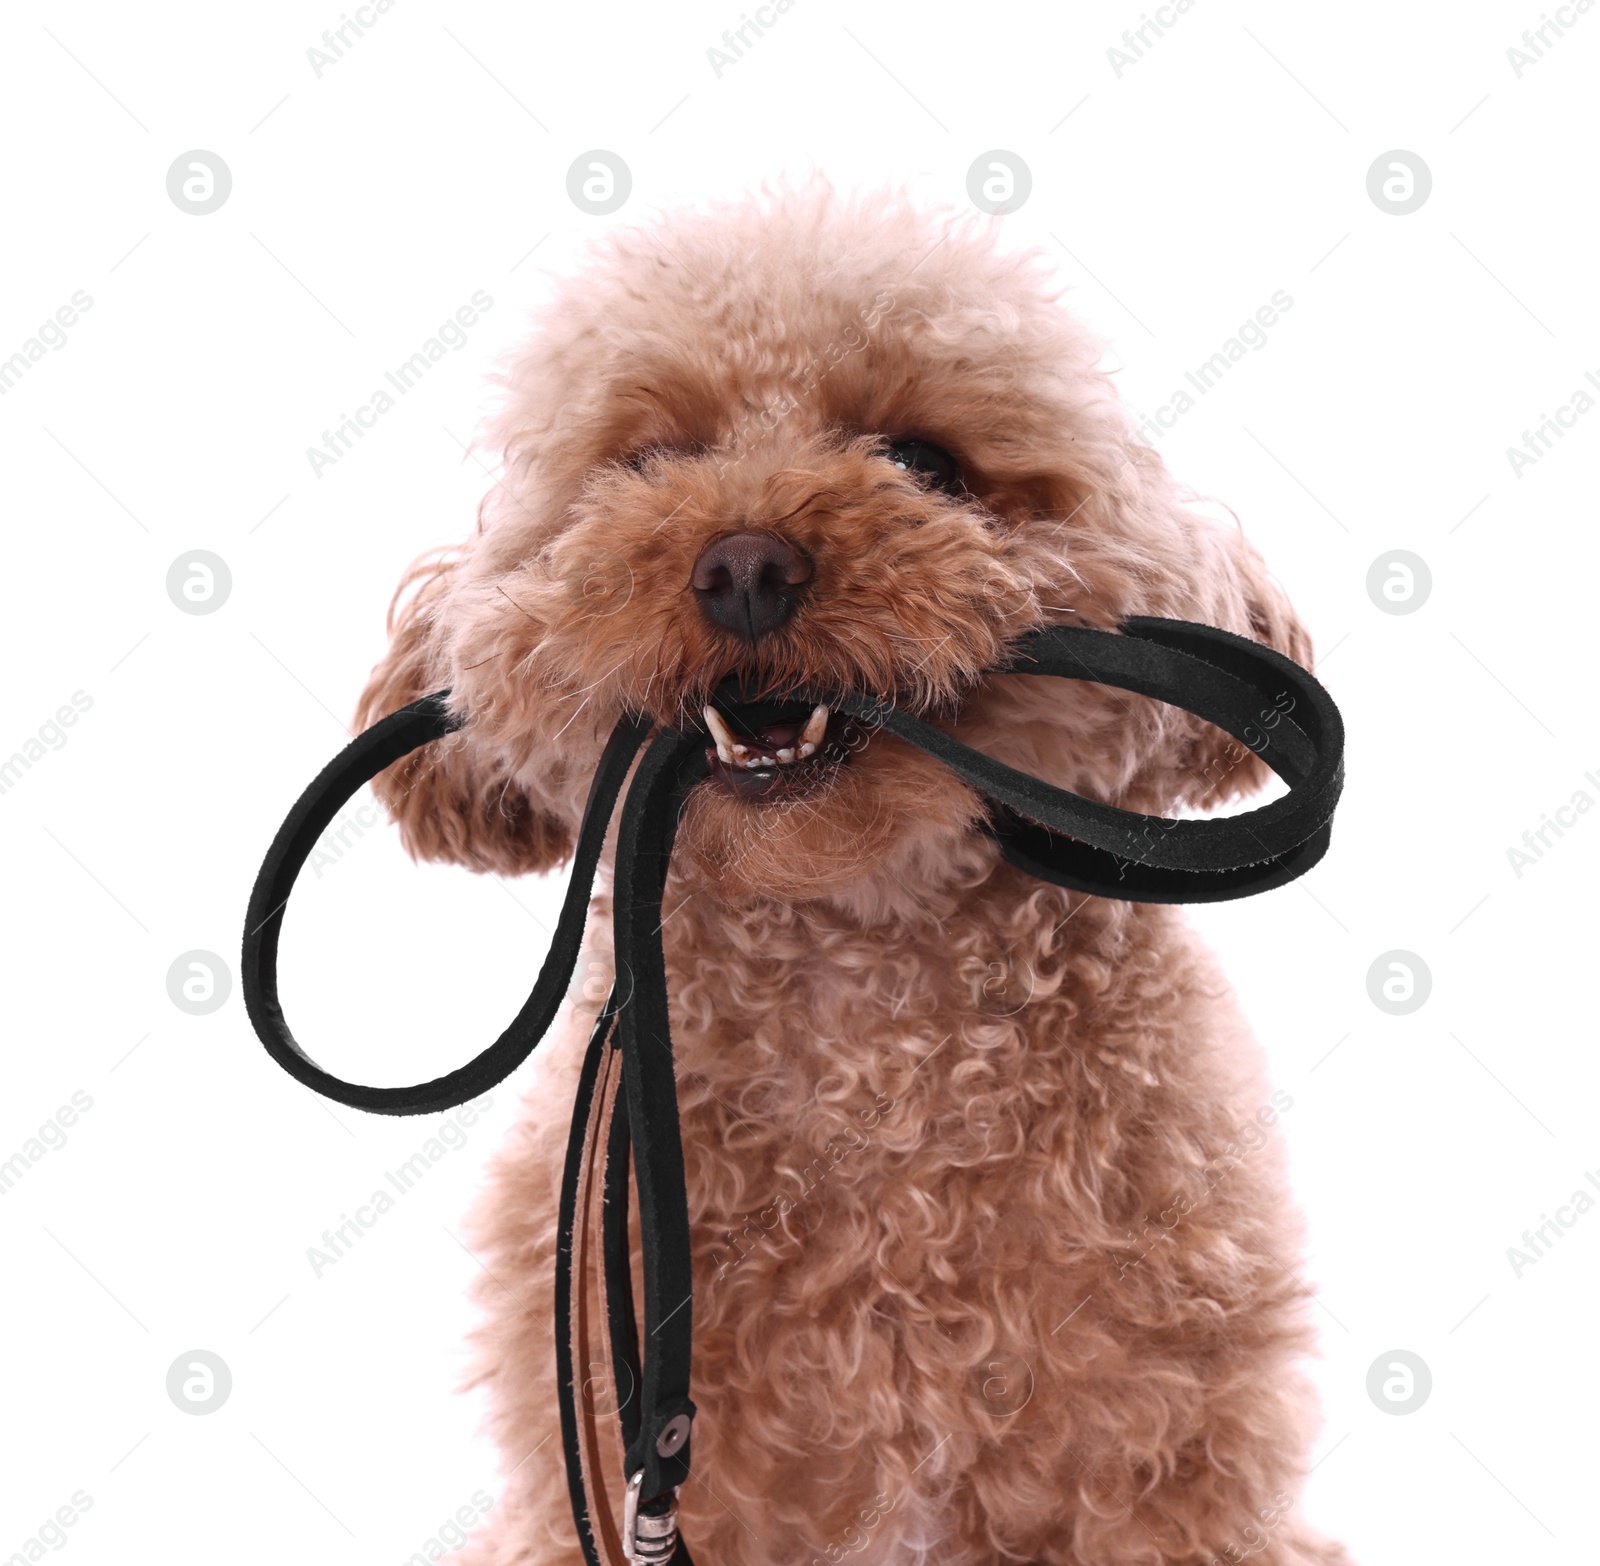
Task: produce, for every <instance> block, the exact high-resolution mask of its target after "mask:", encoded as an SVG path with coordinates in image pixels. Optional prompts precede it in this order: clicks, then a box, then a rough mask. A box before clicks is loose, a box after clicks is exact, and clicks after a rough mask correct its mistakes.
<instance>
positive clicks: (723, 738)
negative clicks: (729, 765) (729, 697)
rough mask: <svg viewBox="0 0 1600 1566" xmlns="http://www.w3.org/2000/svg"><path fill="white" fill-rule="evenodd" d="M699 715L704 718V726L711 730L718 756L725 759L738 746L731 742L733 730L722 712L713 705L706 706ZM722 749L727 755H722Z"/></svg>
mask: <svg viewBox="0 0 1600 1566" xmlns="http://www.w3.org/2000/svg"><path fill="white" fill-rule="evenodd" d="M701 717H703V718H704V719H705V720H706V727H707V728H708V729H710V730H711V737H712V739H714V740H715V741H716V743H717V754H718V756H721V757H722V759H723V760H724V761H727V760H728V759H729V757H730V756H731V754H732V752H733V751H734V750H736V749H738V748H739V747H738V746H736V745H735V744H734V742H733V730H732V729H730V728H729V727H728V725H727V723H726V722H725V721H724V720H723V717H722V714H721V713H720V712H718V711H717V709H716V708H715V707H707V708H706V709H705V710H704V711H703V712H702V713H701ZM724 751H727V752H729V755H728V756H724V755H723V754H722V753H723V752H724Z"/></svg>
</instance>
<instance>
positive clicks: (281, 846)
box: [240, 691, 652, 1115]
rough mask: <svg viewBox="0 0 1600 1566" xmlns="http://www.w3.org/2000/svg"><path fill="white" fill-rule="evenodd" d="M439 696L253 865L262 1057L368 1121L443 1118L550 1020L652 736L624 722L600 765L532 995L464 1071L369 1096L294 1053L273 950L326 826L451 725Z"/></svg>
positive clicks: (332, 773)
mask: <svg viewBox="0 0 1600 1566" xmlns="http://www.w3.org/2000/svg"><path fill="white" fill-rule="evenodd" d="M449 695H450V693H449V692H448V691H435V692H434V693H433V695H431V696H424V697H422V698H421V700H419V701H414V702H412V703H410V704H409V705H408V706H405V707H402V708H400V709H399V711H397V712H392V713H390V714H389V716H388V717H386V718H383V719H382V720H380V721H379V722H377V723H375V724H373V726H372V727H371V728H370V729H367V730H366V731H365V732H364V733H362V734H360V735H358V736H357V737H356V738H355V739H354V740H352V741H351V743H350V744H349V745H347V746H346V747H345V748H344V749H343V750H342V751H340V752H339V754H338V755H337V756H335V757H334V759H333V760H332V761H330V762H329V763H328V765H327V766H326V767H324V768H323V770H322V771H321V772H320V773H318V774H317V776H316V778H315V779H313V780H312V782H311V784H310V786H309V787H308V788H307V789H306V790H305V792H304V793H303V794H301V796H300V798H299V799H298V800H297V801H296V802H295V805H294V808H293V809H292V810H291V811H290V812H289V814H288V817H287V818H286V819H285V821H284V823H283V825H282V826H281V827H279V829H278V833H277V836H276V837H274V838H273V840H272V846H271V847H270V848H269V849H268V850H267V855H266V858H265V859H264V860H263V861H262V864H261V870H260V873H259V874H258V875H257V876H256V882H255V886H254V888H253V889H252V891H251V893H250V904H249V908H248V910H247V912H246V915H245V935H244V950H243V956H242V961H241V965H240V988H241V989H242V990H243V992H244V1002H245V1009H246V1011H247V1012H248V1013H249V1015H250V1021H251V1023H252V1025H253V1026H254V1028H255V1030H256V1035H257V1036H258V1037H259V1038H260V1040H261V1042H262V1043H263V1044H264V1045H265V1046H266V1050H267V1053H268V1054H269V1055H270V1056H271V1057H272V1058H273V1059H274V1060H275V1061H277V1063H278V1064H279V1065H280V1066H282V1067H283V1069H284V1070H285V1071H287V1072H288V1073H289V1075H290V1076H292V1077H293V1078H294V1079H295V1080H296V1081H298V1082H301V1083H303V1084H304V1085H305V1086H306V1087H308V1088H311V1089H312V1090H313V1091H314V1092H317V1093H320V1094H322V1096H323V1097H324V1098H331V1099H333V1100H334V1101H335V1102H336V1103H340V1104H348V1105H350V1106H351V1108H353V1109H365V1110H368V1111H370V1112H371V1113H373V1114H378V1115H426V1114H433V1113H437V1112H439V1111H442V1110H447V1109H454V1108H455V1107H456V1106H457V1105H458V1104H464V1103H466V1101H467V1100H468V1099H470V1098H476V1097H478V1096H479V1095H480V1094H483V1093H486V1092H488V1091H489V1089H490V1088H492V1087H494V1086H495V1085H496V1084H498V1083H500V1082H502V1081H504V1080H505V1078H506V1077H507V1076H509V1075H510V1074H511V1072H513V1071H514V1070H516V1068H517V1067H518V1066H520V1065H521V1064H522V1062H523V1061H524V1060H526V1059H527V1058H528V1056H529V1054H530V1053H531V1052H532V1050H533V1048H534V1046H535V1045H536V1044H537V1043H538V1042H539V1040H540V1039H541V1038H543V1037H544V1035H545V1032H546V1031H547V1030H548V1028H549V1026H550V1024H551V1023H552V1022H553V1021H554V1020H555V1016H556V1012H557V1011H558V1010H559V1009H560V1006H561V1001H562V998H563V996H565V994H566V992H567V986H568V984H569V983H570V981H571V978H572V970H573V969H574V968H575V967H576V966H577V961H578V952H579V950H580V948H581V946H582V943H583V928H584V923H585V921H586V919H587V918H588V910H589V896H590V892H591V889H592V887H593V885H594V878H595V873H596V871H597V870H598V869H599V865H600V852H601V849H602V848H603V847H604V843H605V834H606V826H607V823H608V822H609V821H610V819H611V813H612V811H613V809H614V808H615V806H616V802H617V795H618V794H619V793H620V792H621V791H622V784H623V781H624V779H625V778H626V777H627V774H628V768H629V766H630V765H631V764H632V762H633V758H634V755H635V754H636V752H637V751H638V749H639V747H640V746H641V745H642V744H643V743H644V740H645V737H646V735H647V734H649V732H650V729H651V726H652V725H651V720H650V719H648V718H626V717H625V718H624V719H623V720H622V721H621V722H620V723H619V724H618V725H617V727H616V729H615V731H614V732H613V733H612V735H611V739H610V741H609V742H608V743H607V745H606V748H605V752H604V754H603V755H602V756H601V758H600V765H599V767H598V769H597V770H596V772H595V776H594V782H593V783H592V784H591V786H590V790H589V799H588V804H587V806H586V807H585V809H584V815H583V824H582V826H581V827H580V828H579V831H578V843H577V847H576V849H575V850H574V852H573V856H572V874H571V879H570V880H569V881H568V883H567V891H566V897H565V899H564V901H563V902H562V905H561V913H560V916H559V918H558V919H557V920H556V928H555V933H554V935H553V937H552V938H551V942H550V950H549V952H548V954H547V955H546V957H545V960H544V964H543V966H542V967H541V968H540V970H539V975H538V978H537V979H535V981H534V985H533V989H532V991H531V992H530V993H529V995H528V998H527V1000H526V1001H524V1002H523V1005H522V1008H521V1010H520V1011H518V1013H517V1015H516V1016H515V1017H513V1018H512V1020H511V1022H510V1024H509V1025H508V1026H507V1027H506V1029H505V1031H504V1032H503V1033H502V1034H501V1035H500V1037H499V1038H497V1039H496V1040H495V1041H494V1042H493V1043H492V1044H490V1045H489V1046H488V1047H487V1048H486V1049H484V1050H483V1051H482V1052H481V1053H480V1054H478V1055H477V1056H475V1057H474V1058H473V1059H472V1060H469V1061H468V1062H467V1063H466V1064H465V1065H464V1066H460V1067H458V1068H457V1069H456V1070H454V1071H451V1072H447V1073H446V1074H445V1075H444V1076H442V1077H435V1078H434V1079H432V1080H431V1081H428V1082H418V1083H416V1084H414V1085H413V1086H410V1087H370V1086H367V1085H366V1084H363V1083H358V1082H346V1081H344V1080H343V1079H342V1078H341V1077H337V1076H335V1075H334V1074H333V1073H332V1072H330V1071H325V1070H323V1068H322V1067H321V1066H319V1065H318V1064H317V1063H316V1061H314V1060H313V1059H312V1058H311V1056H310V1055H308V1054H307V1053H306V1051H305V1050H304V1049H303V1048H302V1047H301V1045H300V1044H299V1042H298V1041H297V1040H296V1038H295V1036H294V1034H293V1033H291V1032H290V1030H289V1024H288V1021H287V1019H286V1018H285V1017H284V1014H283V1004H282V1002H281V1000H280V999H279V996H278V940H279V936H280V935H281V933H282V929H283V916H284V911H285V909H286V907H287V906H288V902H289V894H290V893H291V892H292V891H293V890H294V884H295V881H296V879H297V877H298V876H299V874H300V871H301V869H302V868H303V867H304V865H305V862H306V860H307V859H308V858H310V856H311V852H312V850H313V849H314V848H315V847H316V844H317V839H318V838H319V837H321V835H322V834H323V832H325V831H326V830H327V829H328V827H329V826H330V825H332V823H333V820H334V817H335V816H336V815H337V814H338V813H339V811H340V810H342V809H343V808H344V806H345V805H346V804H348V803H349V801H350V800H351V799H352V798H353V797H354V796H355V794H356V792H357V791H358V790H359V789H360V788H361V787H362V786H363V785H364V784H366V783H369V782H371V781H372V779H373V778H375V777H376V776H377V775H378V774H379V773H380V772H382V771H383V769H384V768H385V767H388V766H391V765H392V764H393V763H394V762H396V761H399V760H400V759H401V757H403V756H407V755H410V753H411V752H412V751H414V750H416V749H418V748H419V747H421V746H423V745H426V744H429V743H430V742H432V741H435V740H441V739H444V738H446V737H447V736H448V735H450V734H451V733H453V732H454V731H455V730H456V729H457V728H459V727H460V724H461V719H459V718H458V717H456V716H455V715H454V714H453V713H452V712H451V711H450V709H449V706H448V700H449Z"/></svg>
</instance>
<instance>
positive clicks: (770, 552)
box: [689, 533, 811, 642]
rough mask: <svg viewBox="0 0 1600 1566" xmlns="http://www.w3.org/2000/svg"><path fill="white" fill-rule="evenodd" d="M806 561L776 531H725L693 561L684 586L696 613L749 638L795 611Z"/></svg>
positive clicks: (770, 629)
mask: <svg viewBox="0 0 1600 1566" xmlns="http://www.w3.org/2000/svg"><path fill="white" fill-rule="evenodd" d="M810 580H811V562H810V561H809V560H807V559H806V557H805V556H804V555H802V554H801V553H800V551H799V550H798V549H796V548H795V547H794V545H793V544H791V543H789V541H788V540H787V539H783V538H779V537H778V535H777V534H776V533H729V534H726V535H725V536H724V537H722V538H718V539H715V540H713V541H712V542H711V543H709V544H707V545H706V547H705V548H704V549H703V550H702V551H701V552H700V558H699V559H698V560H696V561H695V563H694V574H693V575H692V576H691V577H690V578H689V585H690V586H691V587H693V588H694V596H695V597H696V599H698V600H699V603H700V613H701V614H703V615H704V616H705V617H706V619H708V620H709V621H710V622H711V623H712V624H713V625H716V626H720V627H721V628H722V629H723V630H724V631H732V632H733V633H734V634H735V635H736V636H743V637H745V638H746V639H748V640H749V641H752V642H753V641H755V640H756V639H757V638H758V637H761V636H767V635H770V634H771V633H772V632H773V631H775V630H777V629H778V627H779V626H780V625H782V624H783V622H784V621H785V620H787V619H788V618H789V616H790V615H791V614H793V613H794V607H795V604H796V603H798V602H799V596H800V589H801V588H802V587H804V586H805V584H806V583H807V582H809V581H810Z"/></svg>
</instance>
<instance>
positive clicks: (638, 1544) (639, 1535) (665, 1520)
mask: <svg viewBox="0 0 1600 1566" xmlns="http://www.w3.org/2000/svg"><path fill="white" fill-rule="evenodd" d="M643 1484H644V1469H642V1468H641V1469H640V1470H639V1472H638V1473H636V1474H635V1475H634V1476H633V1478H631V1479H630V1480H629V1481H628V1489H627V1493H626V1495H625V1496H624V1497H623V1501H622V1553H623V1554H624V1555H626V1556H627V1557H628V1560H629V1561H630V1562H632V1563H633V1566H667V1562H668V1561H670V1560H671V1559H672V1553H673V1551H674V1550H676V1549H677V1547H678V1508H677V1505H676V1502H677V1499H678V1488H679V1487H678V1486H677V1485H673V1487H672V1499H673V1502H674V1504H673V1505H671V1506H669V1507H668V1508H667V1509H666V1511H664V1512H660V1513H658V1514H656V1515H653V1516H652V1515H651V1514H650V1513H648V1512H647V1513H644V1514H643V1515H641V1514H640V1512H639V1491H640V1489H641V1487H642V1486H643Z"/></svg>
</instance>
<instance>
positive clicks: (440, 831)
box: [356, 554, 572, 875]
mask: <svg viewBox="0 0 1600 1566" xmlns="http://www.w3.org/2000/svg"><path fill="white" fill-rule="evenodd" d="M454 570H455V566H454V563H453V562H452V561H451V560H449V559H447V558H443V557H441V556H440V555H438V554H434V555H425V556H423V558H422V559H420V560H418V561H417V562H416V563H415V564H414V565H413V566H412V567H411V568H410V570H409V571H407V572H406V574H405V576H404V577H403V578H402V579H401V582H400V587H399V589H398V590H397V591H396V593H395V596H394V601H393V603H391V604H390V606H389V623H388V629H389V650H388V652H387V653H386V654H385V655H384V656H383V658H382V659H381V660H380V661H379V662H378V664H377V666H376V667H375V668H374V669H373V671H372V674H371V676H370V678H369V679H368V681H367V687H366V689H365V690H364V691H363V692H362V693H361V701H360V703H359V705H358V707H357V711H356V725H357V727H358V729H359V728H366V727H368V726H369V725H371V724H373V723H376V722H377V721H378V719H380V718H382V717H385V716H387V715H388V714H389V713H391V712H394V711H395V710H396V709H397V708H400V707H403V706H405V705H406V704H407V703H408V702H413V701H415V700H417V698H418V697H420V696H426V695H429V694H431V693H432V692H433V691H437V690H442V689H444V688H445V687H446V686H448V685H449V684H450V673H449V662H448V659H447V657H446V656H445V654H444V652H443V648H442V643H443V636H442V624H441V620H442V616H443V614H444V612H445V611H446V608H447V606H448V602H449V596H450V590H451V586H452V579H453V572H454ZM372 790H373V792H374V793H375V794H376V795H377V796H378V798H379V799H380V800H381V801H382V802H383V804H384V805H385V807H386V808H387V809H388V812H389V817H390V819H391V820H392V821H394V822H395V824H396V825H397V826H398V827H399V828H400V836H401V840H402V841H403V842H404V843H405V845H406V848H407V849H408V850H409V851H410V853H411V855H412V856H413V857H414V858H416V859H429V860H438V861H441V862H444V863H449V864H459V865H465V866H466V867H467V868H468V869H469V870H478V871H494V872H497V873H499V874H510V875H523V874H528V873H532V872H535V871H540V870H548V869H550V868H551V867H552V866H554V865H558V864H560V863H561V862H562V861H563V860H564V859H566V858H567V856H568V855H569V854H570V853H571V852H572V833H571V831H570V829H569V828H568V826H567V825H566V823H565V822H563V821H561V820H560V819H559V818H557V817H556V816H554V815H551V814H549V813H548V812H546V811H543V810H540V809H538V808H536V807H535V806H534V805H533V804H532V803H531V802H530V800H529V799H528V796H527V794H526V793H525V791H524V790H523V789H522V788H521V787H520V786H519V785H518V784H517V782H516V781H515V779H514V778H513V776H512V772H511V768H510V766H509V765H508V764H507V763H506V762H505V761H504V760H503V759H502V758H500V757H499V756H498V755H497V754H496V753H495V752H493V751H491V750H488V749H487V747H485V746H483V745H482V744H480V743H478V742H477V741H476V740H475V738H474V735H473V732H472V727H471V723H470V721H469V723H468V725H467V727H466V728H464V729H462V730H460V731H458V732H456V733H454V734H451V735H448V736H446V737H445V738H444V739H442V740H436V741H434V742H433V743H432V744H431V745H424V746H423V747H422V748H421V749H420V750H414V751H413V752H412V753H411V754H410V755H409V756H405V757H403V758H402V759H401V760H399V761H397V762H395V764H394V765H393V766H392V767H389V768H388V769H387V770H385V771H383V772H380V773H379V774H378V776H377V777H376V778H374V779H373V782H372Z"/></svg>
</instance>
